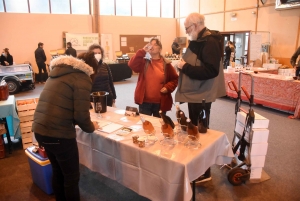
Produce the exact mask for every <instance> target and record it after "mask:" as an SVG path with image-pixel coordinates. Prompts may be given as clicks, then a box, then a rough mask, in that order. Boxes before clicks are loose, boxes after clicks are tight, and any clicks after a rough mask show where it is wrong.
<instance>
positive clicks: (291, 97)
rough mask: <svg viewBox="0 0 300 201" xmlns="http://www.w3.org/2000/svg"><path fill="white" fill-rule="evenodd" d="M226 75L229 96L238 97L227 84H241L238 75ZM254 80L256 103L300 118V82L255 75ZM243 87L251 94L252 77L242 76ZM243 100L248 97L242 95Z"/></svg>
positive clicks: (225, 73)
mask: <svg viewBox="0 0 300 201" xmlns="http://www.w3.org/2000/svg"><path fill="white" fill-rule="evenodd" d="M224 75H225V84H226V92H227V96H230V97H234V98H236V97H237V93H236V92H235V91H232V90H230V88H229V87H228V85H227V83H228V82H229V81H232V80H234V82H235V83H236V85H237V86H238V84H239V74H238V73H227V72H224ZM253 78H254V92H253V95H254V103H255V104H261V105H264V106H267V107H271V108H274V109H278V110H281V111H285V112H288V113H291V114H294V117H295V118H300V81H294V80H282V79H276V78H269V77H267V75H266V76H264V77H262V76H261V75H255V74H253ZM242 86H244V87H246V89H247V91H248V93H249V94H250V93H251V77H250V76H246V75H242ZM242 99H243V100H246V96H245V95H244V94H243V93H242Z"/></svg>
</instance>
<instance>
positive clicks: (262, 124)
mask: <svg viewBox="0 0 300 201" xmlns="http://www.w3.org/2000/svg"><path fill="white" fill-rule="evenodd" d="M254 113H255V120H254V124H253V125H252V128H268V127H269V119H267V118H265V117H263V116H261V115H259V114H257V113H256V112H254ZM246 116H247V115H246V113H245V112H242V111H241V112H238V113H237V121H239V122H241V123H242V124H245V120H246Z"/></svg>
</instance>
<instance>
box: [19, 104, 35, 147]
mask: <svg viewBox="0 0 300 201" xmlns="http://www.w3.org/2000/svg"><path fill="white" fill-rule="evenodd" d="M37 102H38V98H31V99H24V100H17V110H18V115H19V118H20V129H21V137H22V143H23V149H26V148H27V147H30V146H32V145H33V143H35V142H36V140H35V138H34V135H33V133H32V131H31V128H32V123H33V114H34V112H35V108H36V106H37Z"/></svg>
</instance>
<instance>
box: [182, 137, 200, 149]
mask: <svg viewBox="0 0 300 201" xmlns="http://www.w3.org/2000/svg"><path fill="white" fill-rule="evenodd" d="M184 146H186V147H187V148H189V149H198V148H199V147H200V146H201V144H200V142H199V139H198V138H197V137H196V136H194V135H188V136H187V137H186V138H185V143H184Z"/></svg>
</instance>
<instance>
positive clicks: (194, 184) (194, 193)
mask: <svg viewBox="0 0 300 201" xmlns="http://www.w3.org/2000/svg"><path fill="white" fill-rule="evenodd" d="M192 188H193V197H192V200H193V201H196V182H195V181H193V186H192Z"/></svg>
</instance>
